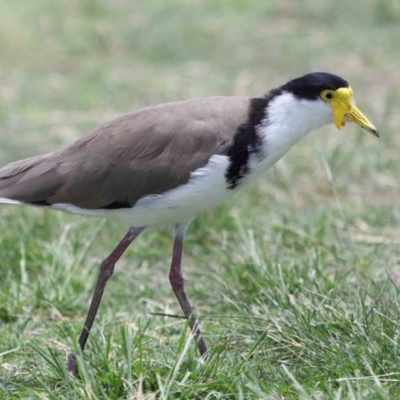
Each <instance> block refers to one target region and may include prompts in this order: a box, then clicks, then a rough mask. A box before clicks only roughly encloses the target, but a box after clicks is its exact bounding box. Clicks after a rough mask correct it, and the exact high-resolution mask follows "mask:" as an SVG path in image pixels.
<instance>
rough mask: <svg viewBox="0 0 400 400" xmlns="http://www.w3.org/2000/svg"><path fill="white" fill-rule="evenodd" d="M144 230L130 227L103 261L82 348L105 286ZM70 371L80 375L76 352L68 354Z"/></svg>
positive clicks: (81, 338)
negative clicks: (128, 249) (121, 258)
mask: <svg viewBox="0 0 400 400" xmlns="http://www.w3.org/2000/svg"><path fill="white" fill-rule="evenodd" d="M143 230H144V228H129V230H128V232H127V233H126V235H125V236H124V238H123V239H122V240H121V241H120V242H119V244H118V246H117V247H116V248H115V249H114V251H113V252H112V253H111V254H110V255H109V256H108V257H107V258H106V259H105V260H104V261H103V262H102V263H101V267H100V270H99V274H98V276H97V282H96V288H95V290H94V294H93V298H92V301H91V303H90V308H89V312H88V314H87V317H86V321H85V325H84V327H83V329H82V332H81V335H80V336H79V347H80V348H81V349H82V351H83V349H84V348H85V344H86V341H87V339H88V336H89V332H90V329H91V328H92V325H93V322H94V319H95V317H96V314H97V310H98V308H99V305H100V301H101V297H102V296H103V292H104V288H105V286H106V283H107V281H108V280H109V279H110V277H111V275H112V274H113V272H114V267H115V264H116V262H117V261H118V260H119V259H120V257H121V256H122V254H123V253H124V251H125V250H126V249H127V248H128V247H129V245H130V244H131V243H132V242H133V241H134V240H135V239H136V238H137V237H138V236H139V235H140V233H141V232H142V231H143ZM68 371H69V372H71V374H72V375H74V376H77V375H78V368H77V365H76V357H75V354H69V356H68Z"/></svg>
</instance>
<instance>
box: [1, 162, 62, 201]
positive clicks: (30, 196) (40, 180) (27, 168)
mask: <svg viewBox="0 0 400 400" xmlns="http://www.w3.org/2000/svg"><path fill="white" fill-rule="evenodd" d="M55 167H56V164H55V163H54V162H51V161H50V160H48V158H47V156H46V155H41V156H37V157H31V158H27V159H25V160H21V161H17V162H14V163H11V164H8V165H6V166H5V167H3V168H1V169H0V203H3V204H21V203H25V204H33V205H35V204H37V205H40V204H41V203H42V202H43V200H44V199H46V197H47V196H49V195H51V194H53V193H54V190H55V187H56V186H57V185H58V184H59V181H58V179H57V176H56V174H55V173H54V169H55Z"/></svg>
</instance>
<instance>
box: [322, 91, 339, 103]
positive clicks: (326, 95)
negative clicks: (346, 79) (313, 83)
mask: <svg viewBox="0 0 400 400" xmlns="http://www.w3.org/2000/svg"><path fill="white" fill-rule="evenodd" d="M335 96H336V95H335V92H334V91H333V90H324V91H323V92H321V99H322V100H323V101H326V102H328V103H329V102H331V101H332V100H333V99H334V98H335Z"/></svg>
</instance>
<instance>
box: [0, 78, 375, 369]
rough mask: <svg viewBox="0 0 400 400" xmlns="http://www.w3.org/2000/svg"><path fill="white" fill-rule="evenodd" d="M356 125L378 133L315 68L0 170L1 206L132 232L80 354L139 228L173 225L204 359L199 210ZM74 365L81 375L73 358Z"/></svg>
mask: <svg viewBox="0 0 400 400" xmlns="http://www.w3.org/2000/svg"><path fill="white" fill-rule="evenodd" d="M346 121H351V122H355V123H356V124H357V125H359V126H361V127H362V128H364V129H366V130H367V131H368V132H370V133H372V134H373V135H375V136H377V137H379V134H378V131H377V130H376V129H375V127H374V126H373V125H372V124H371V122H369V120H368V119H367V118H366V117H365V116H364V115H363V114H362V113H361V112H360V110H359V109H358V108H357V107H356V106H355V103H354V100H353V90H352V88H351V87H350V86H349V84H348V83H347V81H345V80H344V79H342V78H340V77H338V76H336V75H332V74H328V73H322V72H317V73H311V74H308V75H305V76H303V77H301V78H297V79H294V80H291V81H289V82H288V83H286V84H284V85H282V86H280V87H278V88H276V89H273V90H271V91H270V92H269V93H267V94H266V95H264V96H262V97H256V98H240V97H208V98H202V99H195V100H188V101H180V102H174V103H168V104H162V105H158V106H154V107H147V108H143V109H141V110H138V111H134V112H131V113H129V114H126V115H123V116H121V117H118V118H116V119H114V120H113V121H111V122H108V123H106V124H104V125H102V126H100V127H99V128H97V129H95V130H94V131H92V132H90V133H89V134H87V135H86V136H84V137H82V138H81V139H79V140H78V141H77V142H75V143H74V144H72V145H70V146H69V147H67V148H65V149H64V150H60V151H56V152H54V153H48V154H44V155H39V156H36V157H32V158H28V159H25V160H22V161H17V162H14V163H12V164H9V165H7V166H5V167H3V168H2V169H0V203H5V204H24V205H30V206H36V207H43V208H46V209H54V210H63V211H69V212H72V213H75V214H80V215H88V216H93V217H101V218H103V217H105V218H110V219H116V220H121V221H123V222H125V223H126V224H127V225H128V226H129V229H128V232H127V233H126V235H125V237H124V238H123V239H122V240H121V242H120V243H119V244H118V245H117V247H116V248H115V249H114V250H113V251H112V252H111V254H110V255H109V256H108V257H107V258H106V259H105V260H104V261H103V263H102V264H101V267H100V271H99V274H98V277H97V283H96V287H95V290H94V294H93V298H92V301H91V305H90V309H89V312H88V314H87V317H86V322H85V325H84V327H83V330H82V333H81V335H80V338H79V346H80V348H81V349H82V350H83V349H84V347H85V344H86V341H87V338H88V335H89V332H90V329H91V327H92V325H93V321H94V319H95V316H96V313H97V309H98V307H99V304H100V301H101V297H102V295H103V291H104V288H105V285H106V283H107V280H108V279H109V278H110V277H111V275H112V274H113V271H114V266H115V263H116V262H117V261H118V259H119V258H120V257H121V255H122V254H123V253H124V251H125V250H126V249H127V247H128V246H129V245H130V243H131V242H132V241H133V240H134V239H135V238H136V237H137V236H138V235H139V234H140V233H142V232H143V231H145V230H147V229H151V228H159V227H164V226H172V227H173V229H174V247H173V255H172V263H171V268H170V272H169V280H170V283H171V286H172V289H173V291H174V293H175V296H176V297H177V299H178V301H179V304H180V306H181V308H182V310H183V313H184V316H185V317H186V318H187V319H188V320H189V324H190V327H191V329H192V332H193V334H194V335H195V336H196V338H197V343H198V348H199V351H200V354H201V355H202V356H204V357H205V356H206V355H207V347H206V344H205V342H204V339H203V337H202V334H201V332H200V329H199V324H198V320H197V318H196V316H195V315H194V313H193V309H192V307H191V305H190V303H189V301H188V299H187V297H186V293H185V290H184V279H183V276H182V273H181V256H182V244H183V239H184V236H185V233H186V230H187V228H188V226H189V224H190V222H191V221H192V220H193V218H194V217H195V215H196V214H198V213H201V212H203V211H206V210H209V209H210V208H213V207H215V206H216V205H218V204H220V203H221V202H223V201H224V200H225V199H227V198H228V197H229V196H231V195H232V194H234V193H235V192H237V191H238V190H239V189H241V188H242V187H244V186H245V185H246V184H248V183H250V182H252V181H254V180H255V179H256V178H258V177H259V176H260V175H262V174H263V173H264V171H265V170H267V169H268V168H270V167H271V166H273V165H274V164H275V163H276V162H277V161H278V160H279V159H280V158H281V157H282V156H283V155H284V154H285V153H286V152H287V151H288V150H289V149H290V148H291V147H292V146H293V145H294V144H296V143H297V142H298V141H299V140H300V139H302V138H304V137H305V136H306V135H307V134H308V133H309V132H311V131H313V130H315V129H318V128H320V127H322V126H323V125H325V124H329V123H332V122H333V123H334V125H335V126H336V128H338V129H341V128H342V127H343V126H344V125H345V122H346ZM68 368H69V370H70V371H71V372H72V373H73V374H75V375H76V374H77V365H76V360H75V357H74V356H73V355H70V356H69V361H68Z"/></svg>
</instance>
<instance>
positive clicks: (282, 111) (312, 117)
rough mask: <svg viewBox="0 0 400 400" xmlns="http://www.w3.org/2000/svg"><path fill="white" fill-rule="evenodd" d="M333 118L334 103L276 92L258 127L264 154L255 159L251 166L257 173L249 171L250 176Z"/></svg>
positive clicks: (269, 165) (271, 164)
mask: <svg viewBox="0 0 400 400" xmlns="http://www.w3.org/2000/svg"><path fill="white" fill-rule="evenodd" d="M331 121H332V111H331V107H330V105H329V104H327V103H324V102H323V101H321V100H313V101H311V100H299V99H297V98H296V97H294V95H292V94H291V93H283V94H281V95H279V96H277V97H276V98H275V99H273V100H272V101H271V102H270V103H269V105H268V109H267V115H266V118H265V119H264V120H263V121H262V123H261V124H260V126H259V127H258V134H260V135H261V136H262V140H263V156H262V159H261V160H260V159H259V158H258V159H254V160H253V162H252V164H253V165H252V168H251V170H252V171H253V172H254V174H250V175H252V177H251V178H250V179H251V180H253V178H256V177H257V176H258V175H259V173H261V172H262V171H265V170H266V169H268V168H270V167H271V166H273V165H274V164H275V163H276V162H277V161H278V160H279V159H280V158H281V157H283V156H284V155H285V154H286V153H287V152H288V151H289V149H290V148H291V147H292V146H293V145H295V144H296V143H297V142H298V141H299V140H300V139H302V138H304V137H305V136H307V134H308V133H309V132H311V131H313V130H315V129H318V128H320V127H321V126H323V125H325V124H327V123H329V122H331ZM258 172H259V173H258Z"/></svg>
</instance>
